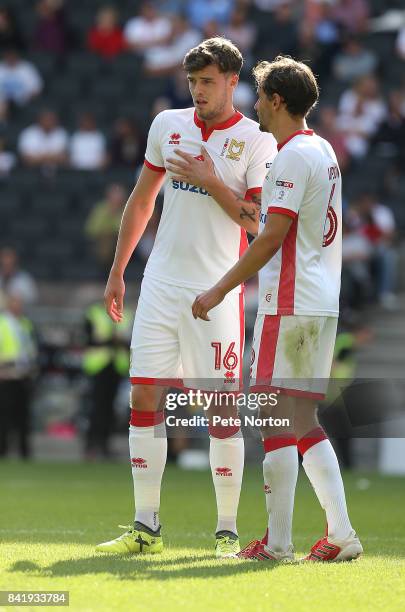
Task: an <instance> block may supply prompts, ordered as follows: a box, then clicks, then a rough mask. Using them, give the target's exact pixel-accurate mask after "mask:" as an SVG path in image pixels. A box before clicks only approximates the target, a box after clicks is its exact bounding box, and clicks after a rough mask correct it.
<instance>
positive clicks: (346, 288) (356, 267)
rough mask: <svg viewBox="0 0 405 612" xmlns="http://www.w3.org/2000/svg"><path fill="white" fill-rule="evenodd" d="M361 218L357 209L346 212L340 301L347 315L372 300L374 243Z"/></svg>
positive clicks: (344, 217)
mask: <svg viewBox="0 0 405 612" xmlns="http://www.w3.org/2000/svg"><path fill="white" fill-rule="evenodd" d="M360 226H361V222H360V218H359V216H358V214H357V213H356V212H355V211H354V210H349V211H348V212H347V213H346V214H345V215H344V216H343V239H342V287H341V296H340V300H341V305H342V311H343V312H344V313H345V317H348V316H349V312H350V311H352V310H361V309H362V308H364V307H365V306H366V304H367V303H369V302H370V298H371V296H372V282H371V275H370V262H371V253H372V249H371V245H370V242H369V240H368V238H367V237H366V236H365V235H364V233H362V231H361V229H360Z"/></svg>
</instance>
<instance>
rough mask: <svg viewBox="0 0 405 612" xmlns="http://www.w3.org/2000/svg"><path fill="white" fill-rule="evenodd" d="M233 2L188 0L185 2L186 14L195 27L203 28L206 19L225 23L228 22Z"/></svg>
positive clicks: (230, 0) (231, 0)
mask: <svg viewBox="0 0 405 612" xmlns="http://www.w3.org/2000/svg"><path fill="white" fill-rule="evenodd" d="M233 4H234V2H233V0H205V2H201V0H189V1H188V2H187V4H186V14H187V17H188V19H189V20H190V23H191V25H192V26H193V27H194V28H196V29H200V30H201V29H203V28H204V27H205V25H206V23H207V22H208V21H216V22H218V23H220V24H221V25H225V24H227V23H229V20H230V17H231V13H232V9H233Z"/></svg>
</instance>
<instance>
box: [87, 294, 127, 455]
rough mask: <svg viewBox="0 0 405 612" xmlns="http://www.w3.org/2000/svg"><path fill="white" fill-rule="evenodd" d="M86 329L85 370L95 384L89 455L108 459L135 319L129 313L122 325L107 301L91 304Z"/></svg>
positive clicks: (125, 374)
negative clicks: (109, 313)
mask: <svg viewBox="0 0 405 612" xmlns="http://www.w3.org/2000/svg"><path fill="white" fill-rule="evenodd" d="M84 332H85V333H84V335H85V338H86V348H85V351H84V355H83V370H84V373H85V374H86V375H87V376H88V379H89V382H90V386H91V406H90V412H89V425H88V430H87V432H86V449H85V452H86V459H88V460H93V459H95V458H96V457H97V456H98V455H101V456H102V457H103V458H104V459H108V458H110V457H111V436H112V434H113V433H114V429H115V411H114V404H115V399H116V397H117V394H118V392H119V386H120V382H121V381H122V380H124V378H125V377H126V376H127V372H128V367H129V350H128V345H129V341H130V338H131V319H130V317H129V316H127V315H126V314H125V315H124V319H123V321H122V322H121V323H120V325H115V323H114V322H113V321H112V320H111V319H110V317H109V316H108V314H107V313H106V311H105V308H104V305H103V304H100V303H95V304H91V305H90V306H89V307H88V308H86V311H85V322H84Z"/></svg>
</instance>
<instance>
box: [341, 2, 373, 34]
mask: <svg viewBox="0 0 405 612" xmlns="http://www.w3.org/2000/svg"><path fill="white" fill-rule="evenodd" d="M332 14H333V17H334V19H335V20H336V22H337V23H338V24H339V25H340V26H341V27H342V28H343V29H344V30H345V31H346V32H350V33H353V34H361V33H363V32H366V31H367V25H368V16H369V8H368V3H367V0H338V1H337V2H336V3H335V4H334V6H333V10H332Z"/></svg>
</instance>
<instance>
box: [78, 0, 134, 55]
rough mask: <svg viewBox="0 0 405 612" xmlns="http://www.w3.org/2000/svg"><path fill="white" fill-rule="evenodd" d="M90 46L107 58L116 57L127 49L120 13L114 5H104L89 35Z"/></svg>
mask: <svg viewBox="0 0 405 612" xmlns="http://www.w3.org/2000/svg"><path fill="white" fill-rule="evenodd" d="M87 46H88V48H89V49H90V50H91V51H93V52H94V53H97V54H98V55H101V56H102V57H104V58H105V59H111V58H113V57H116V56H117V55H119V54H120V53H122V51H124V50H125V49H126V43H125V39H124V35H123V33H122V29H121V28H120V26H119V25H118V14H117V11H116V10H115V8H114V7H112V6H104V7H103V8H101V9H100V10H99V11H98V13H97V17H96V24H95V26H94V27H93V28H92V29H91V30H90V32H89V33H88V35H87Z"/></svg>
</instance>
